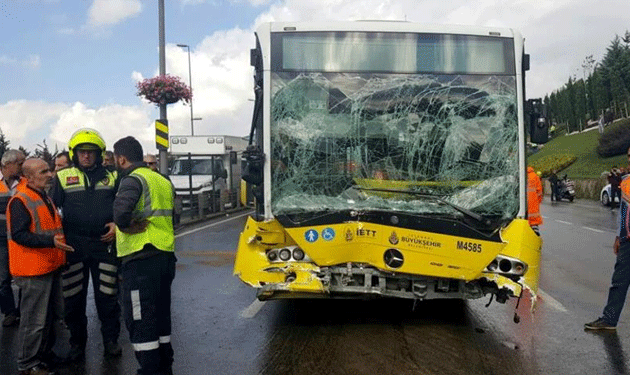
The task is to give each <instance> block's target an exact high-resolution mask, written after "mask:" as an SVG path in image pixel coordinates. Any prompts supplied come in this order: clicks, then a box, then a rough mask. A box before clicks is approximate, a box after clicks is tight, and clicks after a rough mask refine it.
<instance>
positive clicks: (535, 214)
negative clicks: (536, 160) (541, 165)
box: [527, 167, 543, 236]
mask: <svg viewBox="0 0 630 375" xmlns="http://www.w3.org/2000/svg"><path fill="white" fill-rule="evenodd" d="M542 199H543V190H542V183H541V182H540V177H538V175H537V174H536V172H534V168H532V167H527V220H528V221H529V225H530V226H531V227H532V229H533V230H534V232H536V234H537V235H539V236H540V230H539V229H538V226H539V225H541V224H542V223H543V219H542V216H541V215H540V202H542Z"/></svg>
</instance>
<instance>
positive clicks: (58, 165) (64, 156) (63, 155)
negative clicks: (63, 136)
mask: <svg viewBox="0 0 630 375" xmlns="http://www.w3.org/2000/svg"><path fill="white" fill-rule="evenodd" d="M71 166H72V160H70V153H69V152H68V151H63V152H60V153H59V154H58V155H57V156H56V157H55V170H54V173H53V175H56V174H57V172H59V171H60V170H62V169H66V168H69V167H71Z"/></svg>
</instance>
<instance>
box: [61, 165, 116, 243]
mask: <svg viewBox="0 0 630 375" xmlns="http://www.w3.org/2000/svg"><path fill="white" fill-rule="evenodd" d="M96 174H98V175H99V177H98V178H99V179H98V181H97V180H94V181H91V180H90V176H91V174H90V173H87V174H86V173H85V172H83V171H82V170H81V169H79V168H77V167H70V168H66V169H62V170H60V171H58V172H57V177H56V181H55V183H56V184H57V185H56V186H55V191H54V192H53V193H52V199H53V202H54V203H55V205H57V207H59V208H61V209H62V212H63V224H64V227H65V228H66V232H67V234H69V235H72V234H75V235H81V236H85V237H91V238H96V239H99V238H100V236H102V235H103V234H105V233H106V231H107V230H106V228H105V224H107V223H111V222H112V221H113V216H112V213H113V204H114V199H115V197H116V178H117V173H116V172H110V171H108V170H106V169H105V168H102V170H101V171H100V173H96ZM59 189H60V190H61V191H58V190H59Z"/></svg>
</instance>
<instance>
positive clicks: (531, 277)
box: [234, 218, 540, 302]
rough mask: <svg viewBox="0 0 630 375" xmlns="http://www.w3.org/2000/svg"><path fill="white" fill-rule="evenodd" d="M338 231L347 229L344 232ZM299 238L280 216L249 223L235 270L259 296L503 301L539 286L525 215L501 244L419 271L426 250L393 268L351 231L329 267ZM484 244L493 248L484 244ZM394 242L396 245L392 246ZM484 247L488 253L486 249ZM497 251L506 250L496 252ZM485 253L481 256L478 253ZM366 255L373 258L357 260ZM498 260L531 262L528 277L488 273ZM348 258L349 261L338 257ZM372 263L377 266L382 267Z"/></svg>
mask: <svg viewBox="0 0 630 375" xmlns="http://www.w3.org/2000/svg"><path fill="white" fill-rule="evenodd" d="M344 225H346V226H348V225H350V224H348V223H346V224H344ZM356 225H357V228H359V230H366V231H367V229H365V228H363V229H361V227H360V225H361V224H356ZM357 228H354V227H352V228H351V231H352V232H354V233H356V230H357ZM370 228H372V229H371V230H374V229H375V230H376V231H377V233H378V232H379V231H381V232H385V231H384V230H383V228H381V227H375V226H374V225H371V226H370ZM337 232H338V233H344V231H342V230H338V231H337ZM385 233H387V232H385ZM298 234H299V232H298ZM338 237H339V236H338ZM294 238H298V236H297V235H295V234H293V235H291V232H290V230H289V231H288V230H286V229H285V228H283V227H282V225H281V224H279V223H278V222H277V221H275V220H271V221H265V222H257V221H255V220H253V219H252V218H250V219H249V220H248V222H247V224H246V227H245V230H244V231H243V233H242V234H241V238H240V241H239V249H238V252H237V256H236V262H235V266H234V274H235V275H237V276H238V277H239V278H240V279H241V280H242V281H244V282H245V283H247V284H249V285H251V286H252V287H254V288H256V289H258V298H259V299H261V300H266V299H281V298H370V297H379V296H381V297H394V298H406V299H416V300H423V299H437V298H458V299H476V298H481V297H483V296H485V295H487V294H491V295H494V296H495V297H496V300H497V301H498V302H505V301H506V300H507V299H508V298H510V297H520V296H521V294H522V293H523V289H529V290H530V291H531V292H532V295H535V293H536V291H537V287H538V275H539V262H540V238H539V237H537V236H536V235H535V234H534V232H533V231H532V230H531V229H530V228H529V225H527V221H526V220H515V222H513V223H512V224H511V225H510V226H509V227H508V228H506V230H505V231H504V232H503V233H502V239H503V241H502V243H497V244H484V252H481V253H475V254H468V253H462V252H461V250H458V251H460V252H459V253H456V254H463V255H462V256H461V257H459V258H454V259H455V260H452V259H451V260H449V259H446V258H441V259H442V260H441V262H440V263H438V262H433V261H432V262H429V263H427V266H426V267H425V268H420V266H419V264H420V262H419V261H417V260H415V259H413V258H412V257H413V256H426V254H427V253H426V252H424V253H419V252H416V253H414V252H411V251H406V250H405V256H406V257H408V258H409V260H408V261H407V263H406V264H409V265H410V267H415V269H414V271H413V272H404V270H401V271H398V270H394V269H392V270H388V269H387V266H386V265H385V264H384V263H383V264H382V265H381V264H378V262H381V263H382V262H383V258H382V255H380V254H382V249H384V248H386V247H383V246H380V247H379V246H374V245H373V244H371V243H369V242H358V241H357V238H356V237H354V238H352V239H350V237H349V236H346V237H345V238H343V239H339V241H338V242H337V243H336V244H335V243H334V242H333V241H330V242H331V244H330V247H329V248H328V249H327V250H325V253H326V254H330V255H329V258H328V259H327V261H328V264H323V262H320V264H319V265H318V264H317V262H315V261H313V260H312V259H311V257H309V254H310V255H311V256H312V255H313V254H316V250H314V249H315V248H313V247H310V248H309V247H308V244H306V243H304V241H303V240H301V239H300V241H301V242H302V243H296V241H295V240H294ZM448 240H449V238H441V237H436V238H435V239H432V240H431V241H430V242H431V243H437V242H440V243H443V244H444V245H443V248H448V247H447V246H448V242H447V241H448ZM375 241H383V242H385V241H387V242H386V243H390V240H389V239H388V238H383V239H380V240H379V239H378V238H377V239H376V240H375ZM392 242H394V241H392ZM487 245H493V246H495V247H494V248H493V247H490V246H488V247H486V246H487ZM321 246H324V245H323V244H322V245H320V247H318V248H317V249H321ZM343 246H348V247H345V248H344V247H343ZM389 246H390V247H391V243H390V245H389ZM486 248H490V250H488V251H487V252H486V251H485V249H486ZM348 249H350V250H348ZM493 249H496V250H493ZM403 250H404V249H403ZM296 251H297V253H296ZM344 251H345V252H344ZM322 252H324V251H323V250H322ZM499 253H500V254H503V255H497V254H499ZM418 254H419V255H418ZM480 254H481V255H483V256H484V258H482V259H481V258H477V256H479V255H480ZM361 257H362V258H365V259H372V261H370V262H366V261H356V260H354V259H352V258H361ZM495 257H498V258H500V259H504V258H505V259H513V260H514V262H515V264H518V263H519V262H522V263H524V264H526V265H527V272H526V274H525V275H524V276H522V277H521V276H515V275H509V274H500V273H496V272H490V270H489V269H488V267H486V269H485V270H484V266H485V265H490V264H491V261H492V260H493V259H495ZM501 257H502V258H501ZM343 258H346V259H347V260H345V261H343V260H341V259H343ZM319 259H320V260H321V259H322V257H321V256H320V257H319ZM419 259H420V260H422V259H423V258H419ZM428 259H432V258H428ZM434 259H437V258H434ZM340 260H341V262H340ZM350 260H353V261H350ZM454 261H460V263H459V265H461V268H459V269H458V267H457V266H456V265H454V264H449V263H448V262H454ZM475 261H476V263H475V264H474V265H473V266H470V267H468V270H470V271H469V273H468V274H464V272H465V271H466V270H465V269H464V266H465V264H464V263H463V262H469V263H472V262H475ZM374 264H378V267H376V266H374ZM447 266H448V267H447ZM401 268H402V267H401ZM474 270H476V271H474ZM429 272H434V273H433V274H430V273H429Z"/></svg>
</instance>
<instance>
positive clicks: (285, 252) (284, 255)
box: [280, 249, 291, 262]
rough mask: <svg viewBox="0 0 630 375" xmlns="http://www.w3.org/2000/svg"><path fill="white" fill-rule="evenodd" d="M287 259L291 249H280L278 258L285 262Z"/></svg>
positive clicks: (289, 256)
mask: <svg viewBox="0 0 630 375" xmlns="http://www.w3.org/2000/svg"><path fill="white" fill-rule="evenodd" d="M289 259H291V250H289V249H282V250H280V260H283V261H285V262H286V261H287V260H289Z"/></svg>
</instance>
